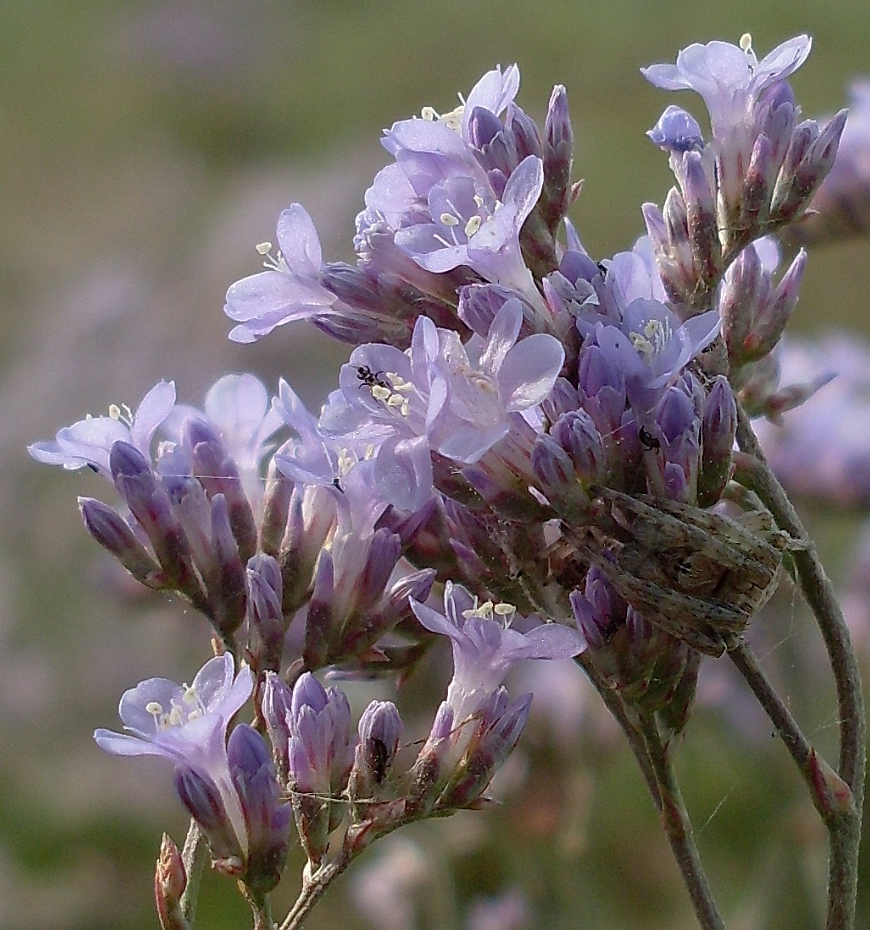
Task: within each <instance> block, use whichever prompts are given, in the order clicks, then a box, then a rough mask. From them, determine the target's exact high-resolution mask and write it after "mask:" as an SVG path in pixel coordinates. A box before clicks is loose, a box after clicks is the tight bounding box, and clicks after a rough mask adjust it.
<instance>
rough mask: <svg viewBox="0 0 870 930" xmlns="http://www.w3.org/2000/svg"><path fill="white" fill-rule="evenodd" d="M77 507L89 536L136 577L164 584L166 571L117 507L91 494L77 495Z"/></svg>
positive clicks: (152, 584)
mask: <svg viewBox="0 0 870 930" xmlns="http://www.w3.org/2000/svg"><path fill="white" fill-rule="evenodd" d="M79 510H80V511H81V515H82V519H83V520H84V521H85V526H86V527H87V530H88V532H89V533H90V534H91V536H93V537H94V539H95V540H96V541H97V542H98V543H99V544H100V545H101V546H103V547H104V548H105V549H108V551H109V552H111V553H112V555H113V556H115V558H116V559H117V560H118V561H119V562H120V563H121V564H122V565H123V566H124V568H126V569H127V571H128V572H130V574H131V575H132V576H133V577H134V578H135V579H136V580H137V581H139V582H141V583H142V584H144V585H146V586H147V587H149V588H156V589H158V590H159V589H160V588H163V587H165V586H166V584H167V578H166V574H165V573H164V572H163V571H162V570H161V568H160V566H159V565H158V564H157V563H156V562H155V561H154V559H153V557H152V556H151V554H150V553H149V552H148V550H147V549H146V548H145V547H144V546H143V545H142V543H141V542H139V540H138V539H137V538H136V536H135V534H134V533H133V531H132V530H131V529H130V527H129V526H128V524H127V523H126V521H125V520H124V519H123V517H121V515H120V514H119V513H117V511H115V510H114V509H113V508H111V507H109V506H108V505H107V504H104V503H103V502H102V501H98V500H94V499H93V498H92V497H80V498H79Z"/></svg>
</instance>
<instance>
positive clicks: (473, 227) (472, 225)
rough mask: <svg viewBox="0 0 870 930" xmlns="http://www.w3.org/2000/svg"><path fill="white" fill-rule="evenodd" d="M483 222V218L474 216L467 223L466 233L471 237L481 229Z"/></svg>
mask: <svg viewBox="0 0 870 930" xmlns="http://www.w3.org/2000/svg"><path fill="white" fill-rule="evenodd" d="M482 223H483V220H482V219H481V218H480V217H479V216H473V217H472V218H471V219H470V220H469V221H468V222H467V223H466V224H465V235H466V236H468V237H469V239H470V238H471V237H472V236H473V235H474V234H475V233H476V232H477V230H478V229H480V226H481V224H482Z"/></svg>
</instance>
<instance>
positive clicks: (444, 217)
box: [439, 213, 459, 226]
mask: <svg viewBox="0 0 870 930" xmlns="http://www.w3.org/2000/svg"><path fill="white" fill-rule="evenodd" d="M439 219H440V220H441V222H442V223H443V224H444V225H445V226H458V225H459V220H458V219H457V218H456V217H455V216H454V215H453V214H452V213H442V214H441V216H440V217H439Z"/></svg>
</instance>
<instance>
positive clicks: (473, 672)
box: [411, 582, 584, 721]
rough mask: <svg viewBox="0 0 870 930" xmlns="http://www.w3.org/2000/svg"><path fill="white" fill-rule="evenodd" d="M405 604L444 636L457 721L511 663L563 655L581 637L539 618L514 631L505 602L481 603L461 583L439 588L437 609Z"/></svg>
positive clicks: (579, 644) (576, 647)
mask: <svg viewBox="0 0 870 930" xmlns="http://www.w3.org/2000/svg"><path fill="white" fill-rule="evenodd" d="M411 606H412V608H413V610H414V613H415V614H416V616H417V619H418V620H419V621H420V623H422V624H423V626H424V627H426V629H427V630H431V631H432V632H433V633H443V634H444V635H445V636H449V637H450V641H451V645H452V647H453V679H452V680H451V682H450V686H449V688H448V690H447V703H448V704H449V706H450V707H451V708H452V710H453V717H454V719H455V720H457V721H460V720H464V719H466V718H467V717H470V716H471V715H472V714H474V713H475V712H476V711H477V710H478V709H479V708H480V707H482V706H483V704H484V703H485V702H486V701H487V700H488V699H489V698H490V696H491V695H493V694H494V693H495V692H496V690H497V688H498V686H499V685H500V684H501V682H502V680H503V679H504V677H505V675H506V674H507V673H508V670H509V669H510V668H511V666H512V665H514V664H515V663H517V662H520V661H522V660H523V659H567V658H570V657H571V656H575V655H577V654H578V653H579V652H582V650H583V645H584V643H583V638H582V637H581V636H580V634H579V633H578V632H577V631H576V630H572V629H569V628H568V627H566V626H561V625H560V624H557V623H542V624H540V625H539V626H536V627H534V628H533V629H532V630H530V631H529V632H528V633H520V632H519V630H515V629H513V628H512V627H511V625H510V624H511V623H512V622H514V621H515V620H517V619H519V620H522V618H520V617H518V615H517V614H516V609H515V608H514V607H512V606H511V605H510V604H493V603H492V602H490V601H486V602H485V603H483V604H481V603H479V602H478V600H477V598H475V597H472V596H471V595H470V594H469V593H468V591H466V590H465V588H463V587H461V586H459V585H454V584H452V583H451V582H448V583H447V584H446V586H445V588H444V612H443V613H440V612H439V611H437V610H434V609H433V608H431V607H428V606H427V605H426V604H421V603H420V602H419V601H412V602H411Z"/></svg>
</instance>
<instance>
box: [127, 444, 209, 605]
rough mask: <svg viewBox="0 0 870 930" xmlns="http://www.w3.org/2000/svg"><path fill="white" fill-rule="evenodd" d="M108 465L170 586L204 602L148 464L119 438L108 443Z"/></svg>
mask: <svg viewBox="0 0 870 930" xmlns="http://www.w3.org/2000/svg"><path fill="white" fill-rule="evenodd" d="M109 466H110V468H111V471H112V477H113V479H114V482H115V487H116V488H117V490H118V493H119V494H120V495H121V497H122V498H123V499H124V501H125V502H126V503H127V506H128V507H129V508H130V511H131V512H132V514H133V516H134V517H135V518H136V520H137V522H138V523H139V525H140V526H141V527H142V529H143V530H144V532H145V535H146V536H147V537H148V539H149V541H150V543H151V546H152V548H153V549H154V554H155V555H156V556H157V561H158V562H159V563H160V565H161V567H162V568H163V570H164V571H165V572H166V574H167V577H168V579H169V581H170V583H171V584H172V586H173V587H175V588H177V589H178V590H179V591H181V592H183V593H184V594H185V595H187V596H188V597H189V598H190V599H191V600H192V601H194V603H202V602H204V601H205V595H204V594H203V592H202V590H201V588H200V585H199V580H198V578H197V575H196V571H195V570H194V567H193V562H192V560H191V553H190V545H189V543H188V540H187V537H186V536H185V533H184V530H183V529H182V527H181V524H180V523H179V521H178V518H177V517H176V516H175V513H174V512H173V508H172V504H171V502H170V499H169V496H168V494H167V493H166V491H165V490H164V488H163V487H162V486H161V485H160V483H159V482H158V480H157V479H156V478H155V476H154V474H153V472H152V471H151V464H150V463H149V462H148V461H147V459H146V458H145V457H144V456H143V455H142V453H141V452H140V451H139V450H138V449H137V448H136V447H135V446H132V445H130V444H129V443H127V442H123V441H119V442H116V443H115V444H114V445H113V446H112V451H111V452H110V454H109Z"/></svg>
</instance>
